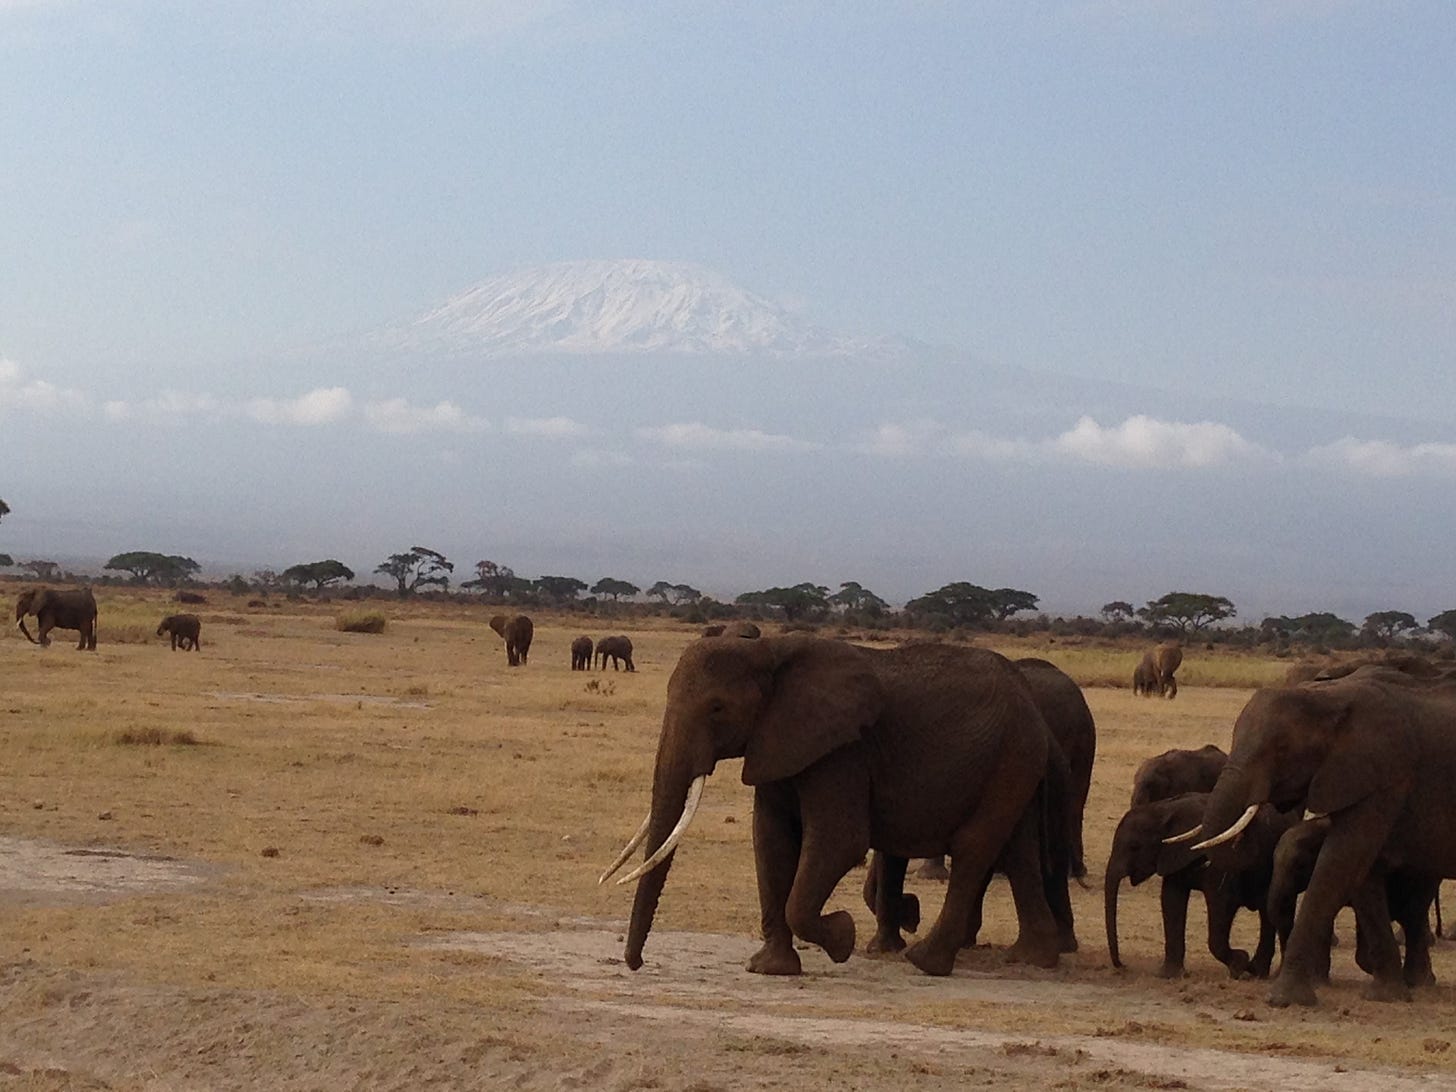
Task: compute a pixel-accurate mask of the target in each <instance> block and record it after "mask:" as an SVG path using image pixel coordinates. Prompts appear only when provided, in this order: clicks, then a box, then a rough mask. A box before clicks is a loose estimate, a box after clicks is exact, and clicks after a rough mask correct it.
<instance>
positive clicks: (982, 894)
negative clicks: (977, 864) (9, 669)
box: [941, 857, 995, 948]
mask: <svg viewBox="0 0 1456 1092" xmlns="http://www.w3.org/2000/svg"><path fill="white" fill-rule="evenodd" d="M941 860H945V858H944V857H942V858H941ZM994 875H995V871H994V870H992V871H990V872H987V873H986V875H985V876H983V877H982V878H981V885H980V887H979V888H977V889H976V894H975V896H974V897H973V898H972V899H971V912H970V914H969V915H968V916H967V917H966V939H965V940H964V941H962V942H961V947H962V948H974V947H975V946H976V938H977V937H979V936H980V935H981V922H982V921H983V920H984V918H985V913H986V892H987V891H989V890H991V879H992V877H993V876H994Z"/></svg>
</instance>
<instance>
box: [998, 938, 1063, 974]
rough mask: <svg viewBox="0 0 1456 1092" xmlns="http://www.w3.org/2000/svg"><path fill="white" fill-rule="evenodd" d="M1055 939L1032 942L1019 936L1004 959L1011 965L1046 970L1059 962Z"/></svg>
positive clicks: (1057, 946) (1059, 957)
mask: <svg viewBox="0 0 1456 1092" xmlns="http://www.w3.org/2000/svg"><path fill="white" fill-rule="evenodd" d="M1058 948H1059V944H1058V942H1057V939H1056V938H1055V937H1052V938H1050V939H1049V940H1033V939H1031V938H1030V937H1027V936H1024V935H1023V936H1019V937H1017V938H1016V943H1015V944H1013V945H1012V946H1011V947H1010V948H1009V949H1007V952H1006V958H1007V959H1009V960H1011V962H1013V963H1025V964H1027V965H1028V966H1031V967H1045V968H1047V969H1048V970H1050V969H1051V968H1053V967H1055V966H1056V965H1057V964H1058V963H1059V962H1061V952H1060V951H1058Z"/></svg>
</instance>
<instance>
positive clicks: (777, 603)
mask: <svg viewBox="0 0 1456 1092" xmlns="http://www.w3.org/2000/svg"><path fill="white" fill-rule="evenodd" d="M735 602H737V603H739V604H741V605H743V606H753V607H757V606H762V607H777V608H778V609H779V610H781V611H783V612H784V617H785V618H787V619H788V620H789V621H790V622H797V621H799V620H800V619H802V618H805V617H809V616H816V617H817V616H821V615H824V614H827V613H829V589H828V588H825V587H821V586H820V585H818V584H812V583H808V582H805V583H803V584H795V585H794V586H793V587H792V588H766V589H764V590H763V591H756V592H744V593H743V594H742V595H740V596H739V597H738V598H737V599H736V600H735Z"/></svg>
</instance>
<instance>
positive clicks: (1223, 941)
mask: <svg viewBox="0 0 1456 1092" xmlns="http://www.w3.org/2000/svg"><path fill="white" fill-rule="evenodd" d="M1205 871H1212V870H1211V869H1208V870H1205ZM1237 887H1238V884H1237V881H1236V880H1235V879H1234V878H1233V877H1231V876H1224V877H1222V878H1221V879H1219V880H1215V881H1213V882H1212V883H1206V885H1205V886H1204V889H1203V904H1204V906H1205V908H1206V909H1207V910H1208V950H1209V951H1210V952H1211V953H1213V958H1214V959H1216V960H1218V961H1219V962H1220V963H1222V964H1223V965H1224V966H1225V967H1227V968H1228V971H1229V977H1230V978H1239V977H1241V976H1242V975H1243V973H1244V971H1245V970H1247V969H1248V966H1249V953H1248V952H1246V951H1244V950H1243V949H1242V948H1235V947H1233V946H1231V945H1230V944H1229V934H1230V933H1232V932H1233V928H1234V917H1235V916H1236V915H1237V914H1238V912H1239V902H1238V898H1237V897H1236V896H1235V894H1234V892H1235V890H1236V889H1237Z"/></svg>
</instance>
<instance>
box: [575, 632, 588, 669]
mask: <svg viewBox="0 0 1456 1092" xmlns="http://www.w3.org/2000/svg"><path fill="white" fill-rule="evenodd" d="M591 665H592V639H591V638H590V637H578V638H577V639H576V640H574V641H572V642H571V670H573V671H590V670H591Z"/></svg>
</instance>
